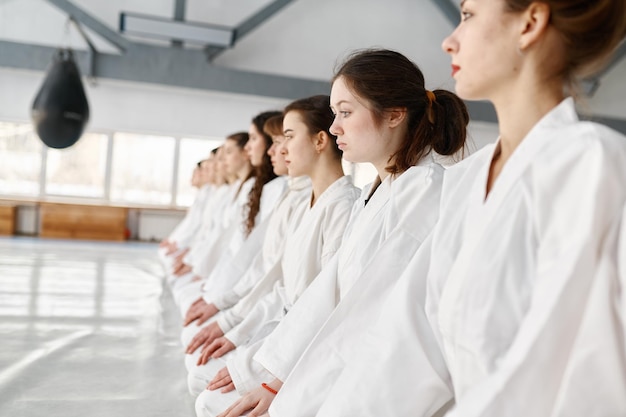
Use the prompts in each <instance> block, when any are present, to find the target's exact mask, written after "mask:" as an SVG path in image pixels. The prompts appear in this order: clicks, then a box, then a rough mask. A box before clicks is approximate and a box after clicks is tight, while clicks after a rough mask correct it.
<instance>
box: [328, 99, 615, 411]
mask: <svg viewBox="0 0 626 417" xmlns="http://www.w3.org/2000/svg"><path fill="white" fill-rule="evenodd" d="M493 152H494V146H489V147H487V148H486V149H484V150H481V151H479V152H478V153H477V154H475V155H473V156H471V157H469V158H468V159H467V160H466V161H464V162H462V163H461V164H459V166H458V167H457V166H454V167H452V168H450V169H449V170H448V172H447V173H446V179H445V181H444V191H443V198H442V212H441V215H440V220H439V223H438V225H437V227H436V228H435V232H434V234H433V240H432V247H431V251H432V256H431V261H430V269H429V272H428V274H427V280H428V282H427V291H428V292H427V297H426V306H425V312H426V316H427V319H428V322H429V323H430V324H431V328H432V329H434V331H435V337H436V341H437V343H433V341H432V335H431V334H429V333H430V332H429V330H428V328H427V326H425V318H424V311H423V309H422V308H421V301H420V300H419V299H418V300H417V301H418V302H416V299H415V298H414V297H413V295H414V294H412V293H410V292H408V293H407V292H406V291H402V289H403V288H401V287H405V288H411V287H412V286H413V287H415V286H421V285H422V284H421V283H420V281H422V280H423V279H424V277H423V275H421V274H422V272H421V271H422V270H423V265H421V264H420V262H413V263H412V265H411V267H412V268H414V271H412V270H411V269H407V271H406V272H405V274H404V275H403V277H402V278H401V280H400V283H401V285H400V286H399V290H398V291H395V290H394V292H393V294H392V297H391V298H390V299H389V300H388V302H387V304H386V311H385V314H384V315H383V316H382V317H381V320H380V322H379V325H378V326H377V328H376V330H375V331H374V332H373V334H374V335H373V337H374V340H373V342H372V343H373V344H372V345H371V346H370V347H369V348H366V349H364V351H367V352H369V356H368V355H365V357H363V356H360V357H359V358H357V359H356V360H355V362H358V363H355V364H354V365H353V366H351V367H350V371H348V370H346V371H344V375H342V378H341V386H338V385H337V386H336V387H335V388H336V391H339V392H335V393H333V394H334V395H331V396H329V398H328V399H327V402H330V401H332V402H333V403H332V404H331V405H330V406H329V407H325V408H323V410H324V411H330V410H335V411H333V412H329V413H326V414H323V415H324V416H332V415H360V416H368V415H371V416H379V415H381V414H380V410H381V409H384V410H385V413H384V415H394V416H405V415H406V416H409V415H410V416H430V415H432V412H433V411H434V410H436V408H437V407H436V406H435V404H443V403H445V402H446V401H448V400H449V399H450V397H446V395H445V393H444V392H443V391H442V390H437V391H434V390H430V389H429V388H430V386H429V385H426V386H425V387H423V384H422V380H423V379H424V378H426V379H427V380H428V381H432V380H434V379H436V378H437V377H438V376H440V377H441V378H443V379H445V378H446V376H445V375H441V374H440V372H441V369H440V368H439V367H437V366H433V364H436V363H437V360H436V356H437V355H436V352H435V351H434V346H435V345H438V346H440V347H441V349H442V350H443V352H444V357H445V360H446V364H447V366H448V369H449V371H450V375H451V379H452V382H453V386H454V393H455V399H456V406H455V408H454V409H453V410H452V411H450V412H449V413H448V414H447V415H448V416H463V417H466V416H470V417H471V416H481V417H490V416H500V417H501V416H519V415H524V416H533V417H543V416H550V417H556V416H563V417H565V416H567V417H571V416H589V415H594V416H623V415H626V395H624V393H626V366H625V360H624V357H625V352H624V333H623V328H622V327H621V326H620V320H623V318H620V317H619V307H618V305H617V303H616V302H615V299H616V298H618V297H619V294H618V291H617V288H618V287H617V285H616V283H617V282H618V280H617V279H616V272H615V270H616V259H615V257H616V255H615V246H616V244H615V243H614V240H615V239H614V237H613V236H614V233H613V232H612V231H613V230H615V229H617V228H618V226H616V222H618V221H619V217H620V216H621V211H622V208H623V206H624V201H625V199H626V187H625V184H626V139H625V138H624V137H623V136H622V135H620V134H618V133H616V132H614V131H611V130H609V129H607V128H606V127H603V126H600V125H597V124H593V123H590V122H580V121H579V120H578V118H577V116H576V113H575V109H574V106H573V101H572V100H571V99H567V100H565V101H564V102H562V103H561V104H560V105H559V106H558V107H556V108H555V109H553V110H552V111H551V112H550V113H549V114H547V115H546V116H545V117H544V118H543V119H542V120H541V121H540V122H539V123H538V124H537V125H536V126H535V127H534V128H533V129H532V130H531V131H530V132H529V134H528V135H527V137H526V138H525V139H524V140H523V141H522V143H521V144H520V145H519V147H518V148H517V149H516V150H515V152H514V153H513V155H512V156H511V157H510V159H509V160H508V162H507V164H506V165H505V167H504V169H503V170H502V172H501V174H500V176H499V177H498V179H497V180H496V182H495V184H494V186H493V188H492V189H491V192H490V193H489V196H488V197H487V198H486V199H485V191H486V184H487V177H488V173H489V166H490V162H491V160H492V156H493ZM414 272H415V273H414ZM411 280H413V281H415V282H416V283H417V284H415V283H411ZM411 327H412V328H411ZM370 340H371V339H370ZM379 350H380V351H382V352H384V353H385V355H383V356H382V357H381V356H379V355H378V353H377V351H379ZM432 358H435V360H432ZM438 373H439V375H437V374H438ZM354 381H359V382H358V384H357V385H352V386H350V385H349V384H350V383H351V382H354ZM381 387H382V388H381ZM388 392H393V395H392V396H391V397H387V396H386V395H385V394H386V393H388ZM381 403H382V404H384V407H383V406H381V405H380V404H381ZM320 415H322V413H321V412H320Z"/></svg>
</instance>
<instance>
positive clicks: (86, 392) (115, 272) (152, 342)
mask: <svg viewBox="0 0 626 417" xmlns="http://www.w3.org/2000/svg"><path fill="white" fill-rule="evenodd" d="M161 274H162V270H161V268H160V265H159V263H158V260H157V258H156V246H155V245H152V244H129V243H119V244H116V243H97V242H84V241H56V240H38V239H30V238H0V339H1V340H2V344H1V347H0V415H19V416H21V417H30V416H42V415H46V416H49V417H57V416H59V417H60V416H63V417H69V416H81V417H82V416H105V415H106V416H109V417H110V416H127V415H133V414H134V415H138V416H157V417H158V416H192V415H193V414H194V413H193V399H192V398H191V397H190V396H189V395H188V394H187V393H186V375H185V372H184V365H183V363H182V358H183V355H182V354H181V351H182V347H181V346H180V344H179V341H178V336H179V331H180V318H179V315H178V314H177V313H176V311H175V307H174V305H173V303H172V300H171V299H170V295H169V293H168V292H164V291H163V288H162V278H161ZM131 413H132V414H131Z"/></svg>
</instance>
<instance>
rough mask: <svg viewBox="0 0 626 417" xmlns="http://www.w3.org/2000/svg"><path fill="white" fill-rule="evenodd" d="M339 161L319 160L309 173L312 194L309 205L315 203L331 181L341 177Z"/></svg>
mask: <svg viewBox="0 0 626 417" xmlns="http://www.w3.org/2000/svg"><path fill="white" fill-rule="evenodd" d="M343 176H344V173H343V168H342V167H341V161H335V160H333V161H320V162H319V163H318V164H317V166H316V169H315V170H314V172H311V173H310V174H309V177H310V178H311V187H312V189H313V194H312V196H311V207H313V205H314V204H315V202H316V201H317V199H318V198H319V196H321V195H322V193H323V192H324V191H326V189H327V188H328V187H330V186H331V184H332V183H334V182H335V181H337V180H338V179H339V178H341V177H343Z"/></svg>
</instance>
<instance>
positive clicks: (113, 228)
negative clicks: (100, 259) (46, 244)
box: [39, 202, 128, 240]
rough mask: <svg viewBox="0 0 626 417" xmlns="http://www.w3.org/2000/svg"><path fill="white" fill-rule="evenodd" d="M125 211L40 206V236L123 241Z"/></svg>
mask: <svg viewBox="0 0 626 417" xmlns="http://www.w3.org/2000/svg"><path fill="white" fill-rule="evenodd" d="M127 216H128V208H126V207H113V206H98V205H93V206H90V205H77V204H64V203H44V202H42V203H39V236H41V237H49V238H70V239H95V240H125V239H126V218H127Z"/></svg>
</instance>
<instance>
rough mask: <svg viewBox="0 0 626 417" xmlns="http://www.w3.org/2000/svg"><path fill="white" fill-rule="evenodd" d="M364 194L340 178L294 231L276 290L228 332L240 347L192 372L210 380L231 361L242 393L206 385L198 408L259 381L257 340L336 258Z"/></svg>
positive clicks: (212, 406)
mask: <svg viewBox="0 0 626 417" xmlns="http://www.w3.org/2000/svg"><path fill="white" fill-rule="evenodd" d="M359 194H360V190H359V189H358V188H356V187H354V186H353V185H352V183H351V178H350V177H342V178H340V179H338V180H337V181H335V182H334V183H333V184H332V185H330V186H329V187H328V188H327V189H326V190H325V191H324V193H322V195H320V196H319V197H318V199H317V201H316V202H315V205H314V206H313V207H309V208H308V209H307V211H306V212H305V213H304V215H303V216H302V220H301V222H300V223H299V224H297V225H294V226H295V227H294V229H293V230H290V231H289V232H288V236H287V239H286V242H285V252H284V255H283V260H282V270H283V279H282V280H280V281H279V282H277V283H276V284H275V285H274V288H273V289H272V292H270V293H268V294H266V295H265V296H264V297H263V298H262V299H260V300H258V301H257V303H256V305H255V306H254V309H253V310H252V311H251V312H250V313H249V314H248V315H247V316H246V317H245V319H244V320H243V321H242V322H241V323H239V324H238V325H237V326H236V327H234V328H232V329H230V330H229V331H228V332H226V334H225V337H226V338H227V339H228V340H230V341H231V342H233V343H234V344H235V345H236V346H238V348H237V349H236V350H234V351H232V352H229V353H228V354H227V355H225V356H224V357H222V358H220V359H221V361H219V362H218V361H216V360H212V361H209V363H208V364H207V365H206V366H202V367H196V369H194V370H191V371H190V372H192V373H195V374H196V375H202V376H203V377H204V378H205V380H206V381H207V382H208V381H209V380H211V379H212V378H213V376H214V375H215V372H217V371H218V370H219V369H221V368H222V367H223V366H224V365H223V363H224V362H226V364H227V366H228V369H229V372H230V374H231V377H232V379H233V382H234V384H235V387H236V388H237V392H232V393H229V394H221V393H219V392H213V391H206V390H205V391H204V392H203V393H202V394H201V395H200V397H199V398H198V400H197V402H196V409H197V410H198V412H200V413H201V415H202V414H205V413H208V414H209V415H213V414H217V413H219V412H221V411H223V410H224V409H225V408H226V407H227V406H228V405H230V403H232V401H234V400H235V399H236V398H237V396H238V395H241V394H244V393H245V392H247V391H248V390H249V389H250V387H254V386H256V385H257V384H258V382H256V380H257V379H258V378H259V376H258V375H257V369H256V368H250V367H249V366H248V365H249V363H250V362H251V358H252V356H253V354H254V351H256V346H257V344H258V343H259V342H260V339H262V338H263V336H265V335H266V334H267V333H268V332H269V331H271V329H273V327H274V326H275V325H276V323H278V321H279V320H280V319H281V318H282V316H283V315H284V312H285V311H288V310H289V309H290V308H291V306H292V305H294V303H295V302H296V300H297V299H298V297H299V296H300V295H301V294H302V292H303V291H304V290H305V289H306V287H307V286H308V285H309V284H310V283H311V281H312V280H313V279H314V278H315V277H316V276H317V274H318V273H319V271H320V270H321V269H322V267H324V266H325V265H326V264H327V263H328V262H329V260H330V259H331V258H333V256H334V254H335V253H336V252H337V250H338V249H339V247H340V246H341V241H342V237H343V233H344V230H345V227H346V225H347V223H348V220H349V217H350V212H351V211H352V208H353V204H354V202H355V201H356V200H357V198H358V196H359ZM250 349H253V351H250ZM220 362H221V364H220ZM261 377H264V375H262V376H261ZM253 381H254V382H253ZM203 410H204V411H203Z"/></svg>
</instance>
